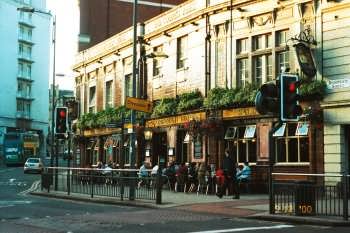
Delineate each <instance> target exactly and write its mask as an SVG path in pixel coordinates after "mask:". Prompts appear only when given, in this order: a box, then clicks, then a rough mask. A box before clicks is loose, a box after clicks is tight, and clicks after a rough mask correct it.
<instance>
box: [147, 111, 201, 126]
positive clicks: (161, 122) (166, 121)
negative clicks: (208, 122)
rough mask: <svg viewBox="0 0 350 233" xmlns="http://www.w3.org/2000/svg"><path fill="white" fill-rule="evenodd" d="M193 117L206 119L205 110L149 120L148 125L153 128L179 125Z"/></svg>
mask: <svg viewBox="0 0 350 233" xmlns="http://www.w3.org/2000/svg"><path fill="white" fill-rule="evenodd" d="M192 119H195V120H204V119H205V112H198V113H192V114H186V115H180V116H173V117H165V118H161V119H154V120H149V121H147V122H146V127H148V128H153V127H164V126H171V125H179V124H183V123H185V122H188V121H190V120H192Z"/></svg>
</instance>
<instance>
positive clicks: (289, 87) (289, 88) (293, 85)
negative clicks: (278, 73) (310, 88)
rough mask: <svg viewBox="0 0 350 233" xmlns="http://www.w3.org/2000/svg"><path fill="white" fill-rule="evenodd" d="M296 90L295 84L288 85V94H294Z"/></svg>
mask: <svg viewBox="0 0 350 233" xmlns="http://www.w3.org/2000/svg"><path fill="white" fill-rule="evenodd" d="M296 89H297V88H296V85H295V82H293V83H289V85H288V90H289V91H290V92H295V90H296Z"/></svg>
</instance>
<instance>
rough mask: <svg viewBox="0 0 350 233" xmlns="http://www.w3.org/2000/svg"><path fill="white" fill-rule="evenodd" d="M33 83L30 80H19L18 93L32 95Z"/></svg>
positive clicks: (25, 95)
mask: <svg viewBox="0 0 350 233" xmlns="http://www.w3.org/2000/svg"><path fill="white" fill-rule="evenodd" d="M30 91H31V84H30V83H28V82H23V81H18V83H17V94H18V95H19V96H21V97H28V96H30Z"/></svg>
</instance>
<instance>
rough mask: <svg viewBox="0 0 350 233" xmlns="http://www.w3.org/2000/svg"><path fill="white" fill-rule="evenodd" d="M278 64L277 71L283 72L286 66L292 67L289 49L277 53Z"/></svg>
mask: <svg viewBox="0 0 350 233" xmlns="http://www.w3.org/2000/svg"><path fill="white" fill-rule="evenodd" d="M276 57H277V64H276V69H277V73H280V72H282V70H285V69H286V68H290V66H289V51H283V52H279V53H277V54H276Z"/></svg>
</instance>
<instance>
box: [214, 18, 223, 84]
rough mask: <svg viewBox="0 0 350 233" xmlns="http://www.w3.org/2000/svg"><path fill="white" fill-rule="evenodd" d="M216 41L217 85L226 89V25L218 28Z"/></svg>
mask: <svg viewBox="0 0 350 233" xmlns="http://www.w3.org/2000/svg"><path fill="white" fill-rule="evenodd" d="M216 35H217V38H216V41H215V85H216V86H221V87H224V86H225V85H226V37H225V25H224V24H221V25H218V26H216Z"/></svg>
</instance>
